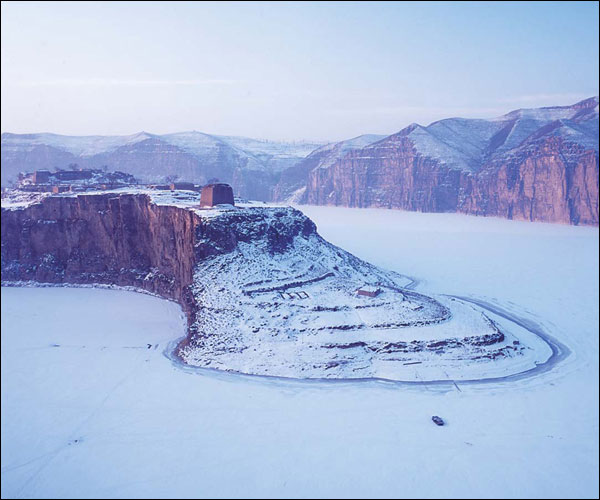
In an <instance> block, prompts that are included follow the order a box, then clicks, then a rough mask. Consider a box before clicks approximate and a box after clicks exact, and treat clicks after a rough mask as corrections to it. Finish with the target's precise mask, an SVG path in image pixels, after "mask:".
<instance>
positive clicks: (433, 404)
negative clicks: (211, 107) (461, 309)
mask: <svg viewBox="0 0 600 500" xmlns="http://www.w3.org/2000/svg"><path fill="white" fill-rule="evenodd" d="M301 209H302V210H303V211H304V212H305V213H306V214H307V215H309V216H310V217H311V218H312V219H313V220H314V221H315V222H316V223H317V226H318V228H319V231H320V233H321V234H322V235H323V236H324V237H325V238H326V239H328V240H330V241H332V242H333V243H335V244H337V245H340V246H342V247H343V248H345V249H347V250H349V251H350V252H352V253H354V254H356V255H357V256H358V257H361V258H363V259H366V260H368V261H370V262H372V263H373V264H377V265H380V266H383V267H387V268H389V269H392V270H395V271H398V272H400V273H403V274H408V275H411V276H412V277H414V278H415V279H417V280H419V283H418V285H417V287H416V290H417V291H419V292H424V293H435V294H450V295H458V296H461V297H466V298H473V299H478V300H482V301H484V302H485V303H487V304H488V305H490V306H492V307H496V308H497V309H498V310H499V311H505V312H507V313H510V314H511V315H514V316H517V317H519V318H522V319H523V320H526V321H531V322H532V323H535V324H537V325H539V326H540V327H542V328H543V329H544V331H546V332H547V333H549V334H550V335H552V336H553V337H555V338H556V339H557V340H559V341H560V342H562V343H563V344H565V345H566V347H567V348H568V349H569V350H570V355H569V356H568V357H566V359H562V360H561V361H560V362H559V363H557V364H555V365H554V366H552V367H551V368H550V369H549V370H547V371H541V372H539V373H537V374H536V375H535V376H532V377H525V378H517V379H509V380H505V381H492V382H487V383H484V384H461V383H460V382H459V383H458V385H457V386H454V385H452V384H443V385H440V384H421V385H403V384H395V383H385V382H374V381H371V382H356V381H355V382H348V381H346V382H340V381H338V382H335V381H331V382H323V381H292V380H280V379H272V378H271V379H269V378H262V377H253V376H244V375H236V374H231V373H222V372H218V371H212V370H198V369H191V368H190V369H182V368H180V366H178V365H177V364H175V363H173V362H171V361H170V360H169V359H167V357H165V356H164V355H163V352H164V351H165V350H168V346H169V345H171V346H172V345H173V342H174V341H175V340H176V339H177V338H178V337H181V336H182V335H183V334H184V322H183V316H182V314H181V311H180V309H179V307H178V306H176V305H175V304H173V303H170V302H167V301H164V300H161V299H157V298H155V297H151V296H148V295H142V294H136V293H133V292H125V291H114V290H93V289H89V288H82V289H75V288H2V435H1V437H2V497H3V498H7V497H40V496H49V497H77V496H83V497H93V496H102V497H136V496H146V497H148V496H152V497H231V496H238V497H240V496H243V497H278V496H285V497H322V496H331V497H333V496H341V497H357V496H358V497H369V496H375V497H455V496H461V497H484V498H486V497H553V498H554V497H588V498H591V497H597V496H598V229H597V228H589V227H571V226H560V225H549V224H536V223H522V222H514V221H506V220H499V219H492V218H475V217H468V216H461V215H454V214H452V215H449V214H418V213H407V212H399V211H386V210H366V209H344V208H332V207H331V208H330V207H301ZM432 415H439V416H441V417H443V418H444V419H445V420H446V422H447V425H446V426H444V427H437V426H436V425H434V424H433V423H432V422H431V416H432Z"/></svg>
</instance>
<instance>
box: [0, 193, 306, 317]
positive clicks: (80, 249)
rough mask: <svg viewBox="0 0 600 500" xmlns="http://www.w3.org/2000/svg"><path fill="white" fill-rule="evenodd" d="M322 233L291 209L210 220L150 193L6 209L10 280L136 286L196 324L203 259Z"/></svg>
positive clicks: (277, 248) (275, 248) (280, 246)
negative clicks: (197, 274)
mask: <svg viewBox="0 0 600 500" xmlns="http://www.w3.org/2000/svg"><path fill="white" fill-rule="evenodd" d="M315 231H316V229H315V225H314V223H313V222H312V221H311V220H310V219H308V218H307V217H305V216H304V215H302V214H301V213H300V212H298V211H297V210H294V209H291V208H281V209H262V208H256V209H252V208H248V209H244V210H238V209H232V210H231V211H229V212H225V213H223V214H221V215H219V216H218V217H214V216H213V217H202V216H201V215H198V213H197V212H195V211H194V210H190V209H187V208H180V207H176V206H168V205H158V204H155V203H153V202H152V200H151V198H150V196H148V195H144V194H96V195H79V196H50V197H46V198H44V199H43V200H42V201H40V202H38V203H33V204H31V205H30V206H28V207H25V208H19V209H9V208H4V207H3V208H2V225H1V232H2V281H3V282H5V281H37V282H42V283H73V284H84V283H86V284H95V283H101V284H111V285H119V286H134V287H136V288H140V289H143V290H146V291H149V292H152V293H155V294H158V295H160V296H162V297H165V298H168V299H172V300H175V301H177V302H179V303H180V304H181V305H182V307H183V309H184V311H185V312H186V313H187V315H188V319H189V320H190V323H191V322H192V319H193V317H194V312H195V310H196V308H197V304H196V301H195V299H194V297H193V296H192V293H191V290H190V286H191V284H192V282H193V275H194V268H195V266H196V264H197V263H198V262H199V261H200V260H202V259H205V258H207V257H209V256H214V255H219V254H224V253H229V252H232V251H234V250H235V248H236V247H237V245H238V243H239V242H246V243H249V242H253V241H257V240H260V241H261V243H264V245H265V250H266V252H267V253H269V252H270V253H273V254H274V253H278V252H282V251H285V249H286V248H288V247H289V245H290V244H291V242H292V241H293V239H294V238H295V237H296V236H297V235H299V234H302V235H305V236H308V235H310V234H313V233H314V232H315Z"/></svg>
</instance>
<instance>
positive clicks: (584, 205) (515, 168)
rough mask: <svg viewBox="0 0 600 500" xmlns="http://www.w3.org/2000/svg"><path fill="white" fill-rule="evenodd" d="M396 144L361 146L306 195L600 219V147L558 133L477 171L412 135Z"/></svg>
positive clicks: (345, 201) (315, 179)
mask: <svg viewBox="0 0 600 500" xmlns="http://www.w3.org/2000/svg"><path fill="white" fill-rule="evenodd" d="M395 146H396V147H395V148H394V149H393V150H392V151H390V150H389V148H387V147H386V148H385V149H383V150H382V149H378V148H373V149H369V150H368V151H358V152H355V153H352V154H350V155H349V156H347V157H345V158H344V159H342V160H340V161H338V162H336V163H335V164H334V165H333V166H331V167H330V168H327V169H322V168H318V169H315V170H313V171H311V172H310V174H309V178H308V184H307V190H306V193H305V197H304V199H303V200H302V201H303V202H305V203H309V204H314V205H342V206H348V207H381V208H399V209H403V210H413V211H420V212H462V213H467V214H474V215H492V216H499V217H506V218H509V219H520V220H528V221H545V222H562V223H568V224H591V225H597V224H598V153H597V152H595V151H593V150H585V149H584V148H582V147H581V146H578V145H568V144H564V143H563V141H562V139H560V138H551V139H548V140H547V141H544V142H543V143H541V144H537V145H536V146H535V147H534V148H531V149H529V150H528V151H527V152H526V153H523V154H521V155H519V156H516V157H512V158H510V159H506V160H500V161H496V162H493V163H490V164H488V165H486V166H485V167H483V168H482V169H481V171H479V172H476V173H473V172H465V171H461V170H458V169H452V168H449V167H448V166H445V165H442V164H440V163H439V162H437V161H435V160H433V159H430V158H426V157H424V156H422V155H420V154H419V153H417V152H416V151H415V150H414V148H413V147H412V144H411V143H410V141H409V140H408V139H407V138H403V139H402V140H399V141H397V142H396V144H395Z"/></svg>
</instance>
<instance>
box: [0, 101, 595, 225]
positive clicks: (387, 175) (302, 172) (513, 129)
mask: <svg viewBox="0 0 600 500" xmlns="http://www.w3.org/2000/svg"><path fill="white" fill-rule="evenodd" d="M598 132H599V127H598V97H591V98H589V99H585V100H582V101H580V102H578V103H575V104H573V105H570V106H552V107H544V108H533V109H519V110H515V111H511V112H510V113H507V114H505V115H502V116H500V117H497V118H492V119H467V118H448V119H444V120H439V121H436V122H433V123H431V124H430V125H428V126H422V125H419V124H416V123H413V124H411V125H409V126H408V127H405V128H404V129H402V130H400V131H399V132H397V133H395V134H392V135H389V136H382V135H373V134H365V135H361V136H358V137H355V138H352V139H347V140H344V141H339V142H335V143H329V144H323V143H315V142H297V143H293V142H277V141H261V140H257V139H249V138H244V137H234V136H216V135H210V134H205V133H202V132H196V131H193V132H181V133H175V134H165V135H156V134H150V133H147V132H140V133H138V134H134V135H130V136H112V137H111V136H88V137H72V136H60V135H55V134H9V133H4V134H2V185H3V186H5V185H9V184H10V183H11V182H13V181H14V180H15V179H16V176H17V174H18V173H19V172H20V171H31V170H35V169H41V168H50V169H53V168H56V167H60V168H65V167H66V166H67V165H68V164H70V163H77V164H78V165H79V166H81V167H90V168H99V167H102V166H104V165H107V166H108V167H109V168H110V169H111V170H120V171H123V172H127V173H130V174H132V175H134V176H136V177H137V178H139V179H140V180H142V181H146V182H163V181H164V180H165V179H167V178H177V179H179V180H182V181H191V182H196V183H204V182H207V181H208V180H210V179H219V180H221V181H223V182H228V183H231V184H232V186H233V188H234V191H235V193H236V194H237V195H239V196H242V197H245V198H251V199H257V200H265V201H295V202H299V203H310V204H319V205H341V206H350V207H385V208H400V209H405V210H417V211H427V212H463V213H470V214H477V215H496V216H500V217H508V218H517V219H523V220H539V221H550V222H566V223H571V224H596V225H597V224H598Z"/></svg>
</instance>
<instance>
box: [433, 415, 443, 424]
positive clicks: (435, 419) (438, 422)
mask: <svg viewBox="0 0 600 500" xmlns="http://www.w3.org/2000/svg"><path fill="white" fill-rule="evenodd" d="M431 420H433V423H434V424H435V425H444V421H443V420H442V419H441V418H440V417H438V416H437V415H434V416H433V417H431Z"/></svg>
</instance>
